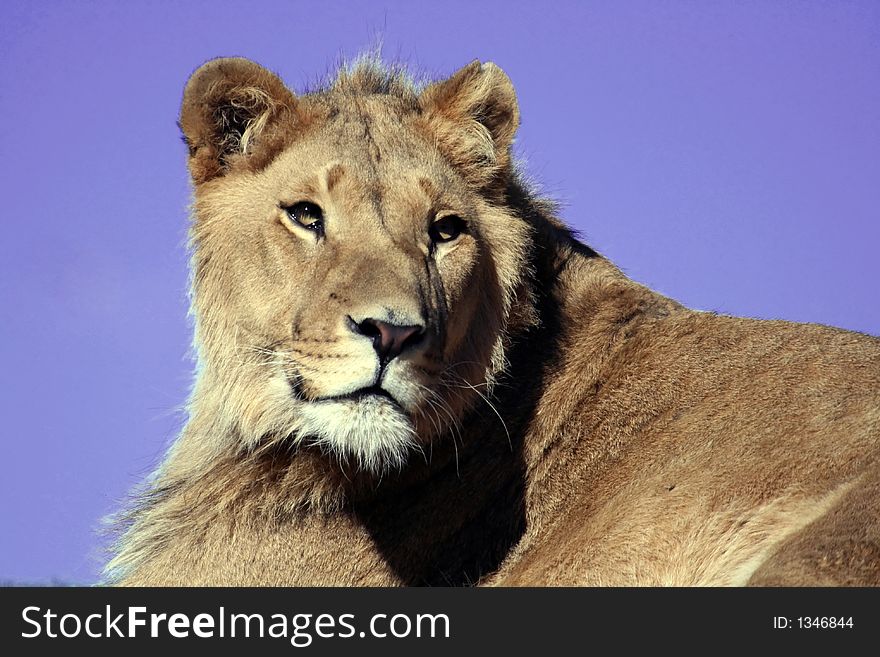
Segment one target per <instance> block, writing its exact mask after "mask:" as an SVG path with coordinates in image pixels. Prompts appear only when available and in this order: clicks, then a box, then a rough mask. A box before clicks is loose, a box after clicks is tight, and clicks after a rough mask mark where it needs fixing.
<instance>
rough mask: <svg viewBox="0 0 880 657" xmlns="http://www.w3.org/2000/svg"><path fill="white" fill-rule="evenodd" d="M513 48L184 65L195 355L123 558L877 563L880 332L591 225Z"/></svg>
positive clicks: (638, 575)
mask: <svg viewBox="0 0 880 657" xmlns="http://www.w3.org/2000/svg"><path fill="white" fill-rule="evenodd" d="M519 118H520V115H519V109H518V105H517V100H516V94H515V92H514V88H513V86H512V83H511V81H510V79H509V78H508V77H507V76H506V75H505V73H504V72H502V70H501V69H500V68H498V67H497V66H495V65H494V64H491V63H480V62H473V63H471V64H469V65H467V66H465V67H464V68H462V69H461V70H459V71H458V72H456V73H455V74H453V75H452V76H451V77H449V78H448V79H444V80H440V81H436V82H432V83H424V84H417V83H415V82H413V80H412V78H411V77H410V76H409V74H408V73H406V71H405V70H403V69H401V68H395V67H390V68H388V67H383V66H382V65H381V64H380V63H378V62H376V61H373V60H369V59H367V60H362V61H359V62H357V63H355V64H353V65H350V66H343V67H342V68H341V69H340V70H339V71H338V74H337V75H336V76H335V78H334V79H333V80H332V81H331V82H329V83H328V84H327V85H326V86H324V87H321V88H318V89H316V90H314V91H312V92H310V93H305V94H301V95H297V94H295V93H294V92H292V91H290V90H289V89H288V88H287V87H286V86H285V85H284V83H283V82H282V81H281V80H280V79H279V78H278V77H277V76H276V75H275V74H273V73H271V72H270V71H268V70H266V69H265V68H263V67H261V66H259V65H258V64H256V63H253V62H251V61H248V60H246V59H240V58H225V59H216V60H212V61H210V62H208V63H206V64H204V65H203V66H202V67H201V68H199V69H198V70H196V71H195V73H194V74H193V75H192V77H191V78H190V80H189V82H188V83H187V85H186V89H185V92H184V97H183V102H182V108H181V112H180V127H181V129H182V132H183V136H184V140H185V143H186V145H187V147H188V151H189V159H188V162H189V171H190V174H191V177H192V184H193V189H194V203H193V209H192V222H191V254H192V260H191V275H192V280H191V287H192V314H193V317H194V345H195V350H196V356H197V370H196V379H195V383H194V387H193V391H192V394H191V398H190V401H189V407H188V420H187V422H186V424H185V426H184V428H183V429H182V431H181V433H180V435H179V437H178V438H177V440H176V441H175V442H174V444H173V445H172V446H171V447H170V449H169V451H168V453H167V454H166V456H165V457H164V460H163V461H162V463H161V464H160V465H159V467H158V469H157V470H156V472H155V473H154V474H153V475H152V476H151V477H149V479H148V480H147V481H146V483H145V484H144V486H143V490H141V491H140V493H139V494H138V495H137V497H136V499H135V501H134V502H133V504H132V505H131V507H130V508H129V509H128V511H127V512H125V513H124V516H123V518H122V520H120V533H119V539H118V542H117V543H116V545H115V546H114V554H113V556H112V559H111V560H110V561H109V563H108V565H107V568H106V573H107V575H106V577H107V580H106V581H107V582H108V583H111V584H120V585H130V586H138V585H248V586H250V585H357V586H366V585H371V586H397V585H438V584H439V585H456V586H457V585H480V586H482V585H493V586H513V585H578V586H579V585H641V586H655V585H686V586H692V585H707V586H719V585H731V586H740V585H821V586H825V585H874V586H875V585H878V584H880V514H878V509H880V458H878V456H880V455H878V446H880V441H878V438H880V340H878V339H877V338H875V337H871V336H868V335H863V334H859V333H854V332H849V331H845V330H841V329H836V328H830V327H825V326H820V325H813V324H795V323H789V322H785V321H765V320H753V319H741V318H735V317H729V316H723V315H718V314H715V313H710V312H701V311H695V310H690V309H688V308H686V307H684V306H683V305H682V304H680V303H678V302H676V301H674V300H672V299H670V298H667V297H665V296H662V295H660V294H658V293H657V292H654V291H652V290H650V289H648V288H647V287H645V286H643V285H641V284H639V283H637V282H634V281H632V280H630V279H629V278H627V277H626V276H625V275H624V274H623V273H622V272H621V271H620V270H619V269H618V268H617V267H616V266H615V265H614V264H612V263H611V262H610V261H609V260H608V259H606V258H605V257H603V256H601V255H600V254H598V253H597V252H596V251H594V250H593V249H591V248H590V247H588V246H586V245H585V244H583V243H581V242H580V241H578V239H577V238H576V237H575V235H574V234H573V232H572V231H571V230H570V229H569V228H567V227H566V225H565V224H564V223H563V222H562V221H561V220H560V219H559V218H557V214H558V213H557V210H556V207H555V206H554V205H553V204H552V203H551V202H549V201H547V200H545V199H542V198H541V197H540V195H539V194H538V193H537V192H535V191H534V189H533V187H532V186H531V185H530V184H529V183H528V182H527V180H526V178H525V177H524V175H523V173H522V172H521V167H519V166H518V165H517V163H516V162H515V160H514V159H513V158H512V155H511V145H512V142H513V139H514V135H515V133H516V131H517V127H518V124H519Z"/></svg>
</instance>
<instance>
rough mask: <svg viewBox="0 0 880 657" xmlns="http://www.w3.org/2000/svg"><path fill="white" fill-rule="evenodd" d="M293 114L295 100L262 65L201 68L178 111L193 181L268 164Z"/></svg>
mask: <svg viewBox="0 0 880 657" xmlns="http://www.w3.org/2000/svg"><path fill="white" fill-rule="evenodd" d="M295 114H296V97H295V96H294V95H293V93H292V92H291V91H290V90H288V89H287V87H285V86H284V83H283V82H282V81H281V79H280V78H279V77H278V76H277V75H275V74H274V73H272V72H270V71H268V70H266V69H265V68H263V67H262V66H260V65H259V64H255V63H254V62H252V61H250V60H247V59H243V58H238V57H235V58H221V59H214V60H211V61H209V62H208V63H206V64H203V65H202V66H201V67H199V68H198V69H197V70H196V72H195V73H193V74H192V77H190V79H189V82H187V84H186V89H185V90H184V93H183V104H182V105H181V108H180V129H181V130H182V131H183V137H184V140H185V141H186V144H187V146H188V147H189V170H190V174H191V175H192V179H193V182H194V183H195V184H196V185H198V184H201V183H203V182H207V181H208V180H211V179H212V178H216V177H217V176H220V175H223V174H224V173H226V172H227V171H229V170H232V169H234V168H236V167H239V166H245V165H246V166H256V167H259V166H263V165H265V164H266V163H267V162H268V161H269V159H271V158H272V157H274V155H276V154H277V152H278V150H280V149H281V148H282V147H283V143H284V140H285V137H286V135H287V133H288V132H289V130H290V129H291V127H292V125H293V124H294V122H295Z"/></svg>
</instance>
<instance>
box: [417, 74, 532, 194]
mask: <svg viewBox="0 0 880 657" xmlns="http://www.w3.org/2000/svg"><path fill="white" fill-rule="evenodd" d="M420 102H421V106H422V110H423V112H424V115H425V116H426V117H427V119H428V121H429V127H430V130H431V131H432V132H433V134H434V136H435V138H436V140H437V143H438V144H439V146H440V148H441V149H443V151H444V153H445V154H446V155H447V157H449V158H450V159H452V161H453V164H454V165H455V166H456V167H457V168H459V169H460V170H462V171H464V173H465V174H466V175H467V176H468V177H469V178H471V179H472V180H474V181H475V182H477V183H478V184H486V183H488V182H490V181H491V180H492V179H493V178H495V177H496V176H497V175H498V174H499V173H504V172H506V171H507V170H508V169H509V166H510V145H511V143H512V142H513V136H514V134H515V133H516V129H517V127H518V126H519V107H518V106H517V103H516V93H515V92H514V90H513V84H511V82H510V78H508V77H507V75H506V74H505V73H504V71H502V70H501V69H500V68H498V67H497V66H496V65H495V64H492V63H491V62H489V63H486V64H481V63H480V62H478V61H475V62H472V63H470V64H468V65H467V66H465V67H464V68H462V69H460V70H459V71H458V72H456V73H455V74H454V75H453V76H452V77H450V78H449V79H447V80H444V81H442V82H437V83H435V84H432V85H430V86H429V87H427V88H426V89H425V90H424V91H423V92H422V95H421V98H420Z"/></svg>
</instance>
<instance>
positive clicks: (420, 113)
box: [181, 60, 528, 470]
mask: <svg viewBox="0 0 880 657" xmlns="http://www.w3.org/2000/svg"><path fill="white" fill-rule="evenodd" d="M377 75H379V74H378V73H377V72H376V71H375V69H370V68H367V69H364V70H361V71H360V72H358V70H355V71H354V72H352V73H350V74H349V75H348V77H346V78H344V79H342V80H339V81H337V83H336V85H335V86H334V87H333V88H332V89H331V90H329V91H327V92H323V93H320V94H315V95H310V96H304V97H301V98H294V97H293V95H292V94H290V92H288V91H287V90H286V89H283V87H281V88H279V87H278V85H280V82H277V78H274V76H271V74H269V73H267V72H266V71H265V70H263V69H260V68H259V67H256V65H254V64H251V63H249V62H244V61H242V60H219V61H215V62H211V63H209V64H207V65H205V66H204V67H203V68H202V69H200V70H199V71H198V72H197V73H196V74H195V75H194V77H193V80H192V81H191V82H190V85H189V86H188V89H187V97H186V98H185V99H184V108H183V111H182V117H181V124H182V126H183V129H184V132H185V135H186V137H187V141H188V143H189V144H190V149H191V162H190V166H191V170H192V171H193V177H194V181H195V183H196V203H195V217H194V225H193V244H194V259H193V267H194V272H193V273H194V310H195V315H196V320H197V336H196V337H197V344H198V345H199V349H200V360H201V372H200V377H199V381H198V383H197V388H196V394H195V397H194V404H196V405H201V408H200V409H196V410H199V411H201V412H203V413H205V412H207V413H213V414H215V416H216V417H215V428H217V427H219V426H223V427H224V428H225V429H234V433H235V434H236V435H237V436H239V437H240V438H241V439H242V440H243V441H244V443H246V444H247V445H248V446H251V447H253V446H255V445H257V444H258V443H259V442H260V441H261V440H279V439H290V440H293V441H307V442H312V443H316V444H318V445H321V446H323V447H325V448H326V449H327V451H330V452H333V453H335V454H336V455H338V456H340V457H343V458H346V459H353V460H354V461H356V462H357V463H358V464H359V465H361V466H362V467H365V468H368V469H371V470H380V469H382V468H384V467H387V466H388V465H392V464H399V463H401V462H402V461H403V459H404V458H405V456H406V454H407V453H408V452H409V448H410V447H413V446H418V445H421V444H426V443H428V442H429V441H430V440H432V438H435V437H436V436H438V435H441V434H443V433H446V432H448V431H450V430H451V431H455V428H456V425H457V424H458V423H460V422H461V421H462V418H463V416H464V414H465V412H466V411H467V409H468V408H469V407H471V406H472V405H473V404H474V403H475V402H477V401H478V400H479V398H480V397H481V396H485V395H486V394H487V393H488V390H487V388H488V387H490V386H491V385H492V382H493V377H494V376H496V375H497V373H498V372H499V370H500V369H501V368H502V367H503V348H504V336H505V331H506V328H507V323H508V319H509V316H510V309H511V305H512V304H513V303H514V299H515V296H516V295H517V294H518V293H519V290H518V287H519V285H520V272H521V270H522V268H523V258H524V251H525V245H526V244H527V242H528V235H527V229H526V226H525V224H524V223H523V222H522V221H521V220H519V219H517V218H516V217H513V216H511V215H510V214H509V213H508V212H507V211H505V208H504V206H503V204H501V203H500V202H499V199H498V195H497V194H494V195H493V194H491V193H490V192H489V191H487V190H490V189H491V185H492V184H496V185H497V179H498V178H499V177H502V176H503V175H505V172H506V169H507V168H509V153H508V151H509V143H510V138H511V137H512V134H513V130H514V129H515V127H516V108H515V104H513V105H510V106H509V107H506V108H505V107H494V106H493V105H492V103H493V102H498V99H499V97H500V98H501V100H507V101H509V102H511V103H512V102H513V101H512V98H513V96H512V91H509V89H508V87H509V81H507V78H506V77H505V76H504V74H503V73H501V72H500V71H499V70H498V69H497V68H494V67H486V66H484V67H479V65H477V66H474V65H472V66H471V67H468V68H467V69H463V71H462V72H460V73H459V74H457V77H458V78H459V79H457V78H456V76H454V77H453V78H451V79H450V80H448V81H446V82H444V83H440V84H437V85H433V86H432V87H429V88H428V89H427V90H426V91H424V92H422V94H421V95H415V93H414V92H411V91H407V90H405V89H404V88H403V87H401V89H400V90H398V92H397V93H376V92H375V91H376V90H375V88H373V87H371V85H375V84H376V76H377ZM200 76H201V77H200ZM358 76H361V77H360V78H359V77H358ZM206 77H207V78H209V79H208V80H205V79H202V78H206ZM462 77H463V78H464V80H461V79H460V78H462ZM487 78H492V79H491V80H489V79H487ZM388 81H389V79H388V78H386V79H385V83H386V85H387V84H388ZM223 85H226V86H225V87H224V86H223ZM493 85H494V86H498V85H501V87H502V88H501V91H499V90H498V89H493ZM242 89H245V90H247V91H242ZM254 90H257V92H255V91H254ZM384 90H385V91H388V89H384ZM502 92H504V93H502ZM236 94H239V95H238V96H236ZM241 98H244V99H245V100H240V99H241ZM237 99H239V100H237ZM224 112H226V113H227V114H225V115H224ZM493 112H494V113H495V114H494V115H493V114H492V113H493ZM486 117H489V119H490V120H487V119H486ZM492 119H494V122H493V121H492ZM230 133H231V135H230ZM261 149H262V150H261ZM218 422H219V424H218Z"/></svg>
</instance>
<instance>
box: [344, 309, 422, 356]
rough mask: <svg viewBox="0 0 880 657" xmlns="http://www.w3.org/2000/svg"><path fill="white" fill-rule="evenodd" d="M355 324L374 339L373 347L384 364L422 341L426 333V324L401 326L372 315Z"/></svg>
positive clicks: (359, 330) (360, 331)
mask: <svg viewBox="0 0 880 657" xmlns="http://www.w3.org/2000/svg"><path fill="white" fill-rule="evenodd" d="M353 324H354V328H355V330H356V331H357V332H358V333H360V334H361V335H365V336H367V337H368V338H370V339H371V340H372V341H373V348H374V349H375V350H376V353H377V354H379V360H380V361H381V362H382V363H383V365H384V364H386V363H389V362H391V361H392V360H394V359H395V358H397V357H398V356H399V355H400V354H401V353H403V351H404V350H405V349H408V348H409V347H412V346H414V345H416V344H418V343H419V342H421V341H422V338H423V337H424V335H425V327H424V326H400V325H398V324H389V323H388V322H383V321H382V320H379V319H373V318H372V317H368V318H367V319H365V320H362V321H360V322H353Z"/></svg>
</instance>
